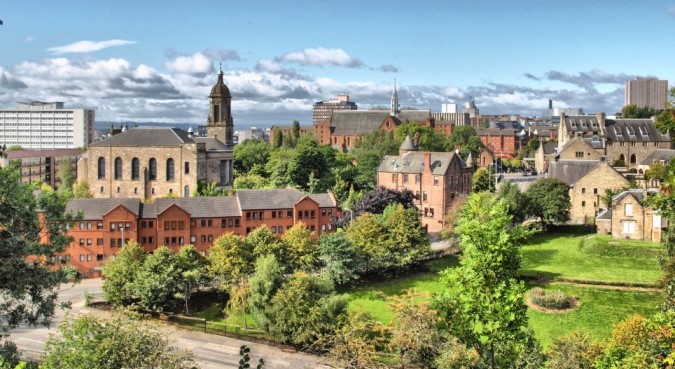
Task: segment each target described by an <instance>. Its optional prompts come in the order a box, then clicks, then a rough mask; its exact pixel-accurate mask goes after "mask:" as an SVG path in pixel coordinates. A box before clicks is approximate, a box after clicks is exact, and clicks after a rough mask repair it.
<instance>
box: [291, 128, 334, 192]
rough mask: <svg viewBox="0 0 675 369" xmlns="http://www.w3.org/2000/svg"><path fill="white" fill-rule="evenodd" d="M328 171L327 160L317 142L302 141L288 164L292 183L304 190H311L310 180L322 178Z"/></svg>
mask: <svg viewBox="0 0 675 369" xmlns="http://www.w3.org/2000/svg"><path fill="white" fill-rule="evenodd" d="M326 170H327V167H326V160H325V157H324V156H323V154H322V153H321V151H320V150H319V144H318V143H317V142H316V141H315V140H310V139H306V140H300V141H299V142H298V145H297V146H296V147H295V153H294V155H293V157H292V158H291V161H290V163H288V176H289V178H290V180H291V183H292V184H293V185H294V186H295V187H298V188H301V189H303V190H308V189H309V183H310V178H311V177H312V176H314V178H320V177H322V176H323V175H324V174H325V171H326Z"/></svg>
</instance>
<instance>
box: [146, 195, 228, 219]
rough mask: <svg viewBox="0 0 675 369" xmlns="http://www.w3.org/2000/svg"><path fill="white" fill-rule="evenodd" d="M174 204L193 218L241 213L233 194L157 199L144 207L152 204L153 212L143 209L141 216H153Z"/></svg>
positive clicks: (219, 216) (218, 216)
mask: <svg viewBox="0 0 675 369" xmlns="http://www.w3.org/2000/svg"><path fill="white" fill-rule="evenodd" d="M174 204H176V205H177V206H179V207H180V208H181V209H183V210H185V211H186V212H188V213H190V215H191V216H192V217H193V218H224V217H236V216H240V215H241V211H240V210H239V206H238V204H237V199H236V198H235V197H234V196H218V197H187V198H185V197H180V198H161V199H157V200H156V201H155V203H154V204H147V205H145V206H146V207H149V205H154V209H153V211H154V214H151V213H150V211H149V210H148V211H144V212H143V217H144V218H154V217H156V216H157V215H158V214H161V213H162V212H163V211H164V210H166V209H168V208H169V207H170V206H172V205H174Z"/></svg>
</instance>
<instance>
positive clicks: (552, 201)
mask: <svg viewBox="0 0 675 369" xmlns="http://www.w3.org/2000/svg"><path fill="white" fill-rule="evenodd" d="M526 194H527V198H528V199H529V213H530V214H532V215H534V216H536V217H537V218H539V219H540V220H541V222H542V224H543V225H544V227H548V226H550V225H551V224H554V223H564V222H567V221H568V220H570V207H571V206H572V205H571V203H570V193H569V186H567V184H566V183H565V182H563V181H561V180H559V179H556V178H541V179H538V180H537V181H536V182H534V183H533V184H532V186H530V188H528V189H527V192H526Z"/></svg>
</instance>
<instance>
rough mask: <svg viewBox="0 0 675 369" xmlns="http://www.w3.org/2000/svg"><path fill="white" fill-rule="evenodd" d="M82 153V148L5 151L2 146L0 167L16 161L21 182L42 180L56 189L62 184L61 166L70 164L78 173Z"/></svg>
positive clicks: (74, 171)
mask: <svg viewBox="0 0 675 369" xmlns="http://www.w3.org/2000/svg"><path fill="white" fill-rule="evenodd" d="M82 153H83V151H82V150H80V149H57V150H13V151H3V150H2V148H0V168H6V167H8V166H9V165H10V164H12V163H16V164H17V165H18V167H19V172H20V175H21V182H23V183H31V182H35V181H40V182H44V183H46V184H48V185H50V186H52V187H53V188H55V189H56V188H58V187H59V186H60V185H61V178H59V170H60V168H61V166H62V165H65V164H67V165H70V169H71V170H72V172H73V173H74V174H76V173H77V162H78V160H79V158H80V156H82Z"/></svg>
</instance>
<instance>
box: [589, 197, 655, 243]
mask: <svg viewBox="0 0 675 369" xmlns="http://www.w3.org/2000/svg"><path fill="white" fill-rule="evenodd" d="M646 197H647V192H646V191H644V190H641V189H630V190H626V191H623V192H621V193H619V194H617V195H615V196H613V197H612V207H611V208H610V209H605V210H604V211H603V212H601V213H600V214H598V217H597V218H596V224H597V225H598V233H600V234H611V235H612V238H615V239H631V240H643V241H652V242H660V241H661V235H662V233H663V229H664V228H666V227H667V226H668V222H667V220H666V219H665V218H663V217H662V216H661V215H660V214H659V213H658V212H657V211H656V210H654V209H651V208H649V207H646V206H644V205H643V200H644V199H645V198H646Z"/></svg>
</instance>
